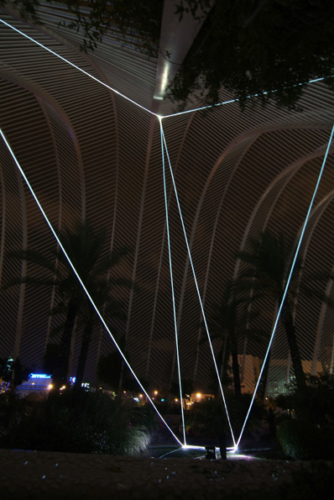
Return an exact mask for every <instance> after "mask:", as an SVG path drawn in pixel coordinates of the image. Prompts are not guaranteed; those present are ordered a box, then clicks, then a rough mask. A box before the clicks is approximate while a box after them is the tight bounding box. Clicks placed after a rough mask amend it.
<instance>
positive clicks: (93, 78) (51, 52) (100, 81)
mask: <svg viewBox="0 0 334 500" xmlns="http://www.w3.org/2000/svg"><path fill="white" fill-rule="evenodd" d="M0 22H1V23H2V24H4V25H5V26H7V27H8V28H11V29H12V30H14V31H16V32H17V33H19V34H20V35H22V36H24V37H25V38H27V39H28V40H30V41H31V42H33V43H35V44H36V45H38V46H39V47H41V48H42V49H44V50H46V51H47V52H50V54H52V55H54V56H56V57H58V59H60V60H61V61H64V62H66V63H67V64H69V65H70V66H72V67H73V68H75V69H77V70H78V71H81V73H83V74H84V75H86V76H88V77H89V78H91V79H92V80H95V81H96V82H97V83H100V84H101V85H103V86H104V87H106V88H107V89H109V90H111V91H112V92H114V93H115V94H117V95H119V96H121V97H123V99H126V100H127V101H129V102H131V103H132V104H134V105H135V106H138V108H141V109H143V110H144V111H146V112H147V113H150V114H151V115H153V116H156V113H153V112H152V111H150V110H149V109H147V108H145V106H142V105H141V104H138V102H136V101H134V100H133V99H130V97H127V96H126V95H124V94H122V93H121V92H119V91H118V90H116V89H114V88H113V87H110V85H108V84H107V83H104V82H102V80H99V79H98V78H96V77H95V76H93V75H91V74H90V73H88V71H85V70H84V69H82V68H80V67H79V66H77V65H76V64H74V63H72V62H71V61H69V60H68V59H66V58H65V57H63V56H61V55H60V54H57V52H55V51H54V50H51V49H49V48H48V47H46V46H45V45H43V44H42V43H40V42H38V41H37V40H35V39H34V38H32V37H31V36H29V35H27V34H26V33H24V32H23V31H21V30H19V29H17V28H15V27H14V26H12V25H11V24H9V23H7V22H6V21H4V20H3V19H0Z"/></svg>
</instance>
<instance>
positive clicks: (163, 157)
mask: <svg viewBox="0 0 334 500" xmlns="http://www.w3.org/2000/svg"><path fill="white" fill-rule="evenodd" d="M159 123H160V135H161V155H162V173H163V183H164V199H165V212H166V233H167V246H168V261H169V274H170V283H171V289H172V302H173V318H174V332H175V346H176V361H177V374H178V379H179V390H180V403H181V417H182V430H183V440H184V445H186V444H187V441H186V427H185V422H184V411H183V396H182V382H181V365H180V353H179V337H178V331H177V318H176V304H175V294H174V280H173V266H172V251H171V245H170V233H169V218H168V200H167V186H166V167H165V151H164V131H163V128H162V123H161V118H159Z"/></svg>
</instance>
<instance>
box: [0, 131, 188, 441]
mask: <svg viewBox="0 0 334 500" xmlns="http://www.w3.org/2000/svg"><path fill="white" fill-rule="evenodd" d="M0 135H1V137H2V139H3V141H4V143H5V144H6V146H7V148H8V151H9V152H10V154H11V156H12V158H13V160H14V162H15V164H16V166H17V168H18V169H19V171H20V173H21V175H22V177H23V179H24V181H25V183H26V185H27V186H28V189H29V191H30V192H31V194H32V196H33V198H34V200H35V202H36V204H37V206H38V208H39V210H40V211H41V213H42V215H43V217H44V219H45V221H46V223H47V225H48V226H49V228H50V230H51V232H52V234H53V236H54V237H55V239H56V241H57V243H58V245H59V247H60V248H61V250H62V252H63V253H64V255H65V257H66V259H67V261H68V263H69V265H70V266H71V268H72V270H73V272H74V274H75V275H76V277H77V279H78V281H79V283H80V285H81V287H82V289H83V291H84V292H85V294H86V295H87V297H88V299H89V301H90V303H91V304H92V306H93V308H94V309H95V312H96V314H97V315H98V317H99V318H100V321H101V323H102V324H103V326H104V328H105V329H106V331H107V332H108V334H109V336H110V338H111V340H112V341H113V342H114V344H115V346H116V348H117V350H118V352H119V353H120V355H121V356H122V358H123V360H124V362H125V364H126V365H127V367H128V368H129V370H130V371H131V373H132V375H133V376H134V378H135V379H136V381H137V383H138V385H139V387H140V388H141V390H142V391H143V393H144V394H145V395H146V397H147V399H148V401H149V402H150V403H151V405H152V406H153V408H154V410H155V411H156V413H157V414H158V416H159V417H160V419H161V420H162V422H163V423H164V424H165V426H166V427H167V429H168V430H169V431H170V433H171V434H172V435H173V437H174V438H175V439H176V441H177V442H178V443H179V444H180V445H181V446H182V443H181V441H180V440H179V438H178V437H177V436H176V435H175V434H174V432H173V431H172V429H171V428H170V427H169V425H168V424H167V422H166V420H165V419H164V418H163V416H162V415H161V414H160V412H159V410H158V409H157V408H156V406H155V404H154V403H153V401H152V399H151V398H150V396H149V394H148V393H147V392H146V390H145V388H144V387H143V385H142V383H141V382H140V380H139V378H138V377H137V375H136V374H135V372H134V371H133V369H132V368H131V366H130V364H129V362H128V360H127V359H126V357H125V356H124V354H123V353H122V351H121V349H120V347H119V345H118V344H117V342H116V340H115V338H114V336H113V335H112V333H111V331H110V330H109V328H108V325H107V324H106V322H105V321H104V319H103V317H102V315H101V313H100V311H99V310H98V308H97V306H96V305H95V302H94V301H93V299H92V297H91V296H90V294H89V292H88V290H87V288H86V287H85V285H84V283H83V281H82V279H81V278H80V276H79V274H78V272H77V270H76V269H75V267H74V265H73V263H72V261H71V259H70V258H69V256H68V255H67V253H66V250H65V248H64V247H63V245H62V243H61V241H60V239H59V237H58V235H57V233H56V232H55V230H54V229H53V227H52V225H51V222H50V221H49V219H48V217H47V215H46V213H45V212H44V209H43V207H42V205H41V204H40V202H39V200H38V198H37V196H36V194H35V192H34V190H33V188H32V186H31V185H30V182H29V181H28V178H27V177H26V175H25V173H24V171H23V169H22V167H21V165H20V164H19V162H18V160H17V158H16V156H15V154H14V152H13V150H12V148H11V147H10V145H9V143H8V141H7V139H6V137H5V136H4V134H3V132H2V130H1V129H0Z"/></svg>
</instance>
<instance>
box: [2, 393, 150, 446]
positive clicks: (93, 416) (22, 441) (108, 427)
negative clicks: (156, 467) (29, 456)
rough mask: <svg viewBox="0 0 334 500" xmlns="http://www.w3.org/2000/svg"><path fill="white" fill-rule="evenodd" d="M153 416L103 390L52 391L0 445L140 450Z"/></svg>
mask: <svg viewBox="0 0 334 500" xmlns="http://www.w3.org/2000/svg"><path fill="white" fill-rule="evenodd" d="M147 421H148V415H146V414H145V412H144V411H141V412H139V411H137V409H133V408H132V407H127V406H124V405H122V404H121V403H119V402H116V401H113V400H111V399H110V397H109V396H108V395H106V394H104V393H102V392H96V393H90V392H84V391H81V390H71V391H64V392H63V393H57V392H55V393H53V394H52V393H51V394H50V396H49V398H48V400H47V401H46V402H45V403H44V405H43V407H40V408H38V407H35V408H33V409H32V410H31V411H30V412H29V414H28V415H27V414H26V412H23V413H22V415H21V419H20V421H19V422H18V423H17V425H15V426H13V427H12V428H11V429H8V430H7V432H6V433H5V434H4V435H3V436H2V437H0V447H4V448H19V449H33V450H44V451H66V452H74V453H108V454H138V453H141V452H142V451H144V450H145V449H146V446H147V444H148V442H149V431H148V429H147V427H146V422H147Z"/></svg>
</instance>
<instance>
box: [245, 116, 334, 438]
mask: <svg viewBox="0 0 334 500" xmlns="http://www.w3.org/2000/svg"><path fill="white" fill-rule="evenodd" d="M333 135H334V125H333V127H332V132H331V134H330V137H329V141H328V145H327V149H326V153H325V156H324V159H323V162H322V165H321V169H320V172H319V175H318V180H317V182H316V185H315V188H314V192H313V196H312V199H311V201H310V205H309V207H308V210H307V214H306V217H305V220H304V224H303V227H302V231H301V233H300V238H299V241H298V245H297V248H296V251H295V254H294V258H293V261H292V264H291V269H290V273H289V276H288V279H287V282H286V285H285V288H284V293H283V297H282V300H281V303H280V306H279V309H278V312H277V316H276V320H275V323H274V327H273V330H272V333H271V337H270V340H269V344H268V348H267V351H266V355H265V357H264V360H263V363H262V367H261V370H260V374H259V377H258V379H257V383H256V386H255V389H254V393H253V396H252V399H251V402H250V405H249V408H248V411H247V414H246V417H245V421H244V423H243V426H242V428H241V432H240V436H239V438H238V441H237V446H238V445H239V443H240V440H241V438H242V435H243V433H244V430H245V427H246V424H247V421H248V418H249V415H250V412H251V409H252V407H253V404H254V400H255V396H256V393H257V390H258V388H259V384H260V381H261V377H262V374H263V370H264V368H265V365H266V362H267V359H268V356H269V352H270V349H271V346H272V343H273V340H274V336H275V333H276V328H277V324H278V320H279V318H280V315H281V312H282V308H283V304H284V301H285V298H286V295H287V293H288V288H289V286H290V282H291V278H292V274H293V271H294V268H295V264H296V260H297V257H298V253H299V249H300V247H301V244H302V240H303V237H304V233H305V229H306V226H307V223H308V221H309V218H310V214H311V211H312V207H313V204H314V200H315V197H316V195H317V192H318V188H319V184H320V181H321V178H322V174H323V172H324V168H325V164H326V161H327V157H328V153H329V149H330V147H331V143H332V140H333Z"/></svg>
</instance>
